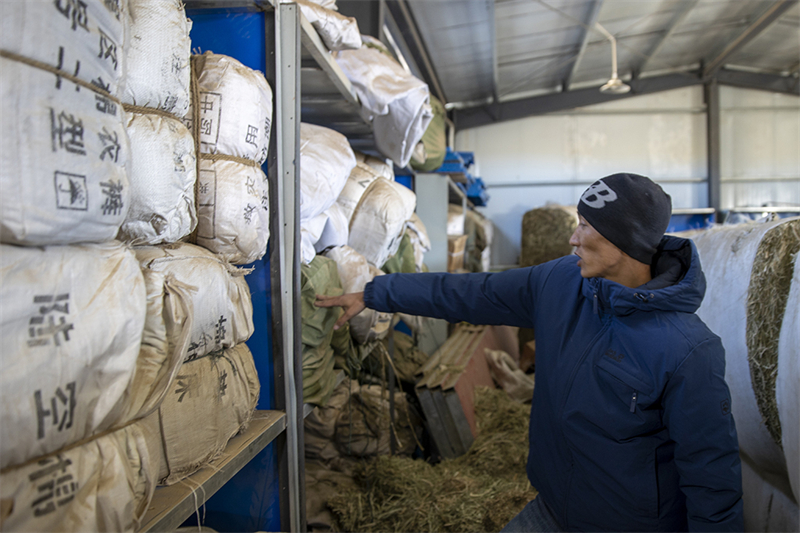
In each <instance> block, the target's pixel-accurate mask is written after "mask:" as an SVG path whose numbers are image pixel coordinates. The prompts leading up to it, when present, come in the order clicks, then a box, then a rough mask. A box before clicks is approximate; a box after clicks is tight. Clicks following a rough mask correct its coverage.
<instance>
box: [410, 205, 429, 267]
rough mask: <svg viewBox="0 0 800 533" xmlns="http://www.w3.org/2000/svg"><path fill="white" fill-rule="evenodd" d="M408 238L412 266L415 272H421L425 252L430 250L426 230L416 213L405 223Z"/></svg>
mask: <svg viewBox="0 0 800 533" xmlns="http://www.w3.org/2000/svg"><path fill="white" fill-rule="evenodd" d="M406 229H408V237H409V239H410V240H411V247H412V248H413V249H414V264H415V265H416V267H417V272H422V263H423V260H424V256H425V253H426V252H429V251H430V250H431V239H430V237H428V230H427V228H425V224H423V222H422V220H420V218H419V217H418V216H417V214H416V213H414V214H412V215H411V218H409V219H408V220H407V221H406Z"/></svg>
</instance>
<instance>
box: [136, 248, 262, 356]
mask: <svg viewBox="0 0 800 533" xmlns="http://www.w3.org/2000/svg"><path fill="white" fill-rule="evenodd" d="M134 252H135V253H136V258H137V259H138V260H139V262H140V264H141V267H142V272H143V274H144V277H145V280H146V281H148V288H150V287H152V292H153V293H154V294H157V292H156V291H157V290H158V288H159V287H158V281H161V280H164V281H167V282H168V283H169V284H170V285H171V286H173V287H180V288H183V290H184V293H186V294H188V295H189V298H190V302H189V304H188V308H189V309H190V314H191V317H192V322H191V332H190V334H189V341H188V345H187V349H186V351H185V352H184V354H183V358H182V359H183V360H184V361H188V360H192V359H196V358H198V357H203V356H204V355H207V354H209V353H211V352H214V351H218V350H222V349H225V348H230V347H233V346H235V345H237V344H239V343H242V342H244V341H246V340H247V339H249V338H250V335H252V334H253V304H252V302H251V300H250V289H249V287H248V286H247V282H246V281H245V279H244V271H242V270H239V269H237V268H235V267H233V266H231V265H229V264H227V263H226V262H225V261H223V260H222V259H220V258H219V257H217V256H215V255H214V254H212V253H211V252H209V251H208V250H205V249H203V248H201V247H199V246H194V245H191V244H173V245H162V246H143V247H140V248H135V249H134ZM163 298H164V306H163V310H162V317H163V318H162V317H159V316H156V315H154V314H151V315H149V316H148V331H151V335H152V332H155V331H157V325H158V323H159V320H160V321H161V322H162V323H163V326H162V327H163V329H162V330H161V333H160V335H163V338H161V339H154V340H153V341H151V342H161V343H164V344H169V345H171V346H174V345H178V344H180V342H181V340H180V339H181V337H182V333H183V323H184V321H185V318H186V310H185V308H184V307H185V306H180V305H178V302H176V299H175V297H174V296H173V295H172V293H171V291H170V287H169V286H165V287H164V289H163ZM151 323H154V324H155V326H151V325H150V324H151Z"/></svg>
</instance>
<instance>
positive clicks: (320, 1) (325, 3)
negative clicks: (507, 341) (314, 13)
mask: <svg viewBox="0 0 800 533" xmlns="http://www.w3.org/2000/svg"><path fill="white" fill-rule="evenodd" d="M309 1H310V2H313V3H315V4H317V5H318V6H322V7H324V8H325V9H332V10H333V11H338V10H339V7H338V6H337V5H336V0H309Z"/></svg>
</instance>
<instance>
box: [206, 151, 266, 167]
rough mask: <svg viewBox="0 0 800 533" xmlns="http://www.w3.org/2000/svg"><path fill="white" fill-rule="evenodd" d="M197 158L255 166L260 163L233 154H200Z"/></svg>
mask: <svg viewBox="0 0 800 533" xmlns="http://www.w3.org/2000/svg"><path fill="white" fill-rule="evenodd" d="M198 159H203V160H205V161H234V162H236V163H240V164H242V165H247V166H248V167H254V168H257V167H259V166H260V165H259V164H258V163H256V162H255V161H253V160H252V159H247V158H246V157H237V156H235V155H225V154H200V157H199V158H198Z"/></svg>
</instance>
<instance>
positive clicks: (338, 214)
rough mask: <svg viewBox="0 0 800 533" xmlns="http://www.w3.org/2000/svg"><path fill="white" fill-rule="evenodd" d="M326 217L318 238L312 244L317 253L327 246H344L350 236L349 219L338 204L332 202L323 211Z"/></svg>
mask: <svg viewBox="0 0 800 533" xmlns="http://www.w3.org/2000/svg"><path fill="white" fill-rule="evenodd" d="M324 214H325V215H327V217H328V219H327V221H326V222H325V227H324V228H323V229H322V234H321V235H320V237H319V240H318V241H317V243H316V244H315V245H314V250H316V252H317V253H321V252H324V251H325V250H327V249H329V248H334V247H336V246H344V245H346V244H347V239H348V238H349V236H350V228H349V227H350V221H349V220H348V219H347V215H345V213H344V210H342V208H341V207H340V206H339V204H333V205H332V206H330V207H329V208H328V210H327V211H325V213H324Z"/></svg>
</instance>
